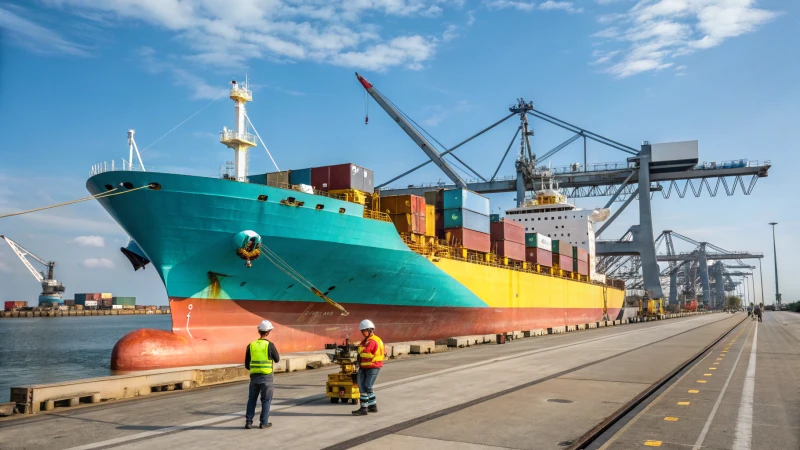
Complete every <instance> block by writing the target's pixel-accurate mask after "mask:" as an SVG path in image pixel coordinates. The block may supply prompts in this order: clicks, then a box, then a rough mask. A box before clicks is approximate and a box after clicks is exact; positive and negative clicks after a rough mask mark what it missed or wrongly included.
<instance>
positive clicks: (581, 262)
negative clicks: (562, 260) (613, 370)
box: [572, 247, 589, 277]
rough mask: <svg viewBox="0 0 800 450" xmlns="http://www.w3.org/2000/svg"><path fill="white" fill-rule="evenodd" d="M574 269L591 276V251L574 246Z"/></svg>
mask: <svg viewBox="0 0 800 450" xmlns="http://www.w3.org/2000/svg"><path fill="white" fill-rule="evenodd" d="M572 271H573V272H575V273H577V274H579V275H585V276H587V277H588V276H589V252H587V251H586V250H584V249H582V248H580V247H572Z"/></svg>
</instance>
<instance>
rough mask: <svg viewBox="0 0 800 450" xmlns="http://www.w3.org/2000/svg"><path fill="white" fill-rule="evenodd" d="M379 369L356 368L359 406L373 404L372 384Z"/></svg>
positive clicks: (364, 406)
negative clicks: (359, 396)
mask: <svg viewBox="0 0 800 450" xmlns="http://www.w3.org/2000/svg"><path fill="white" fill-rule="evenodd" d="M380 371H381V369H359V370H358V390H359V392H360V394H361V407H362V408H366V407H367V406H372V405H374V404H375V392H373V391H372V386H374V385H375V379H376V378H378V372H380Z"/></svg>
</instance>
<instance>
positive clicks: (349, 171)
mask: <svg viewBox="0 0 800 450" xmlns="http://www.w3.org/2000/svg"><path fill="white" fill-rule="evenodd" d="M311 185H312V186H314V187H315V188H316V189H319V190H321V191H330V190H331V189H358V190H359V191H364V192H373V191H374V190H375V176H374V175H373V173H372V171H371V170H369V169H366V168H364V167H361V166H357V165H355V164H349V163H348V164H337V165H335V166H324V167H314V168H313V169H311Z"/></svg>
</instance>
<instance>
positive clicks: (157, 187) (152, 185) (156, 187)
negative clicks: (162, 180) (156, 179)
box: [147, 183, 161, 191]
mask: <svg viewBox="0 0 800 450" xmlns="http://www.w3.org/2000/svg"><path fill="white" fill-rule="evenodd" d="M147 187H148V188H150V190H151V191H160V190H161V185H160V184H158V183H150V184H148V185H147Z"/></svg>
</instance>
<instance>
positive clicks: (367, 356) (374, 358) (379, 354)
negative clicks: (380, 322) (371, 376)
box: [358, 334, 386, 369]
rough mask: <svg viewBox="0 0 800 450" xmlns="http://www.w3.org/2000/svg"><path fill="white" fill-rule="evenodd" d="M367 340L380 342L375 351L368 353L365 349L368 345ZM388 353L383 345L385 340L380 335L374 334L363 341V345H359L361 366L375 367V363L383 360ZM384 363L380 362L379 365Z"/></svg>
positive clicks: (366, 367)
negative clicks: (366, 344)
mask: <svg viewBox="0 0 800 450" xmlns="http://www.w3.org/2000/svg"><path fill="white" fill-rule="evenodd" d="M366 341H375V342H376V343H377V344H378V349H377V351H376V352H375V353H374V354H373V353H368V352H366V351H365V349H366V346H365V345H364V344H365V343H366ZM385 355H386V350H385V349H384V347H383V341H382V340H381V338H379V337H378V336H375V335H374V334H373V335H372V336H370V337H368V338H367V339H365V340H364V342H362V345H359V346H358V357H359V361H360V363H361V367H363V368H364V369H370V368H372V367H375V366H376V364H375V363H379V362H382V361H383V357H384V356H385ZM382 365H383V364H378V366H382Z"/></svg>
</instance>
